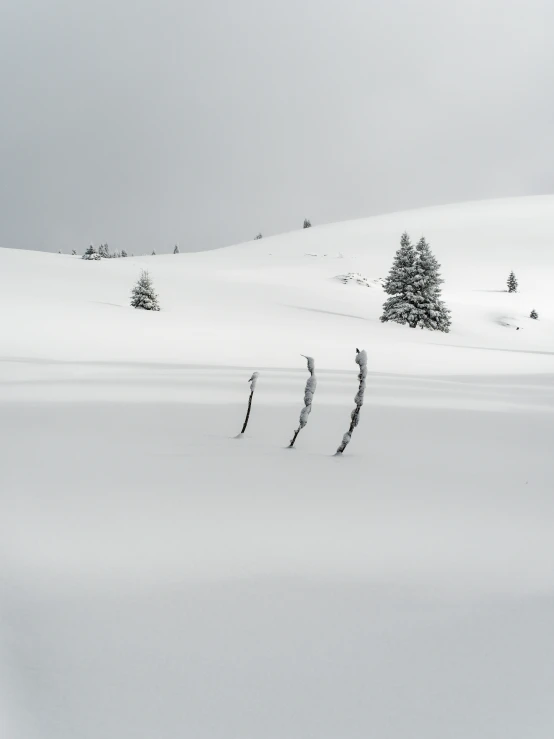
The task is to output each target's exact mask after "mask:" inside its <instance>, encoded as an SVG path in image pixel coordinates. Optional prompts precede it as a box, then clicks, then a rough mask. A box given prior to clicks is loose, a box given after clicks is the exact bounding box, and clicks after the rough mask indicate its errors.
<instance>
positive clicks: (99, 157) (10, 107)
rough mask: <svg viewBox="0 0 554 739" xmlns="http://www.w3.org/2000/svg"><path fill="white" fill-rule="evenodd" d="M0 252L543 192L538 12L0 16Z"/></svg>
mask: <svg viewBox="0 0 554 739" xmlns="http://www.w3.org/2000/svg"><path fill="white" fill-rule="evenodd" d="M0 10H1V16H0V83H1V86H0V90H1V95H2V106H1V115H0V132H1V137H0V148H1V168H0V196H1V218H0V246H8V247H25V248H33V249H49V250H56V251H57V250H58V249H62V250H63V251H69V250H70V249H71V248H76V249H77V250H78V251H80V252H81V251H83V250H84V248H86V246H87V245H88V244H89V243H90V242H91V241H92V242H94V243H96V244H97V243H99V242H101V241H108V242H109V243H110V245H111V246H113V247H114V248H125V249H128V250H132V251H134V252H135V253H140V252H146V251H149V250H151V249H156V251H158V252H163V251H168V250H169V249H170V248H172V246H173V244H174V243H175V242H177V241H178V242H179V244H180V246H181V250H198V249H206V248H211V247H215V246H223V245H227V244H231V243H236V242H239V241H246V240H248V239H250V238H252V237H253V236H254V235H255V234H256V233H257V232H258V231H262V233H263V234H264V235H271V234H275V233H280V232H282V231H288V230H291V229H295V228H298V227H300V226H301V224H302V221H303V219H304V217H309V218H311V220H312V223H313V224H314V225H316V224H319V223H326V222H331V221H336V220H345V219H350V218H359V217H364V216H369V215H374V214H378V213H382V212H386V211H391V210H402V209H406V208H412V207H419V206H424V205H434V204H440V203H447V202H454V201H459V200H471V199H480V198H488V197H501V196H510V195H528V194H541V193H547V192H554V144H553V135H554V93H553V91H554V44H553V43H552V38H553V32H554V3H552V1H551V0H526V1H524V0H519V1H517V2H514V1H513V0H457V1H454V0H418V2H411V1H409V0H343V1H342V2H339V1H338V0H279V2H265V0H232V1H230V0H228V1H227V2H224V1H223V0H197V2H194V3H192V2H188V0H0Z"/></svg>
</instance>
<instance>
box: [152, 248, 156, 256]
mask: <svg viewBox="0 0 554 739" xmlns="http://www.w3.org/2000/svg"><path fill="white" fill-rule="evenodd" d="M152 256H153V257H155V256H156V252H155V251H154V249H152Z"/></svg>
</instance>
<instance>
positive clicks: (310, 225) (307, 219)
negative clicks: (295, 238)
mask: <svg viewBox="0 0 554 739" xmlns="http://www.w3.org/2000/svg"><path fill="white" fill-rule="evenodd" d="M311 227H312V224H311V223H310V219H309V218H304V225H303V227H302V228H311Z"/></svg>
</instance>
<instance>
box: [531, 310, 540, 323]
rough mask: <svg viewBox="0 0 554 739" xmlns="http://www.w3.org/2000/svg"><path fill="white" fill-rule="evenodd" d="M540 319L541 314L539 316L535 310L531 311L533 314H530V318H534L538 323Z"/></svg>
mask: <svg viewBox="0 0 554 739" xmlns="http://www.w3.org/2000/svg"><path fill="white" fill-rule="evenodd" d="M538 317H539V314H538V313H537V311H536V310H535V309H534V308H533V310H532V311H531V313H529V318H534V319H535V321H536V320H537V319H538Z"/></svg>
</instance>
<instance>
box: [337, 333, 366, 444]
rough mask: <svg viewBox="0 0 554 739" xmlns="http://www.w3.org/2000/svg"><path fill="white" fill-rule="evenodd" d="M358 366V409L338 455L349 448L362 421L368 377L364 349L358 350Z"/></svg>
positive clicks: (355, 409)
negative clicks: (361, 415) (361, 414)
mask: <svg viewBox="0 0 554 739" xmlns="http://www.w3.org/2000/svg"><path fill="white" fill-rule="evenodd" d="M356 364H357V365H359V367H360V371H359V373H358V381H359V383H360V384H359V387H358V392H357V393H356V395H355V397H354V402H355V403H356V407H355V408H354V410H353V411H352V413H351V414H350V419H351V420H350V428H349V429H348V431H347V432H346V433H345V435H344V436H343V437H342V441H341V444H340V446H339V448H338V449H337V454H342V453H343V452H344V450H345V449H346V447H347V446H348V442H349V441H350V439H351V438H352V433H353V431H354V429H355V428H356V426H357V425H358V423H359V420H360V411H361V410H362V405H363V404H364V393H365V378H366V376H367V352H366V351H365V349H362V350H361V351H360V350H359V349H358V348H356Z"/></svg>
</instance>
